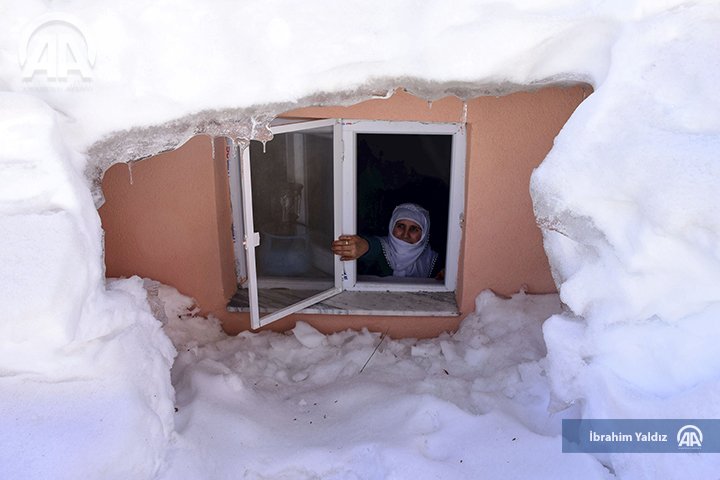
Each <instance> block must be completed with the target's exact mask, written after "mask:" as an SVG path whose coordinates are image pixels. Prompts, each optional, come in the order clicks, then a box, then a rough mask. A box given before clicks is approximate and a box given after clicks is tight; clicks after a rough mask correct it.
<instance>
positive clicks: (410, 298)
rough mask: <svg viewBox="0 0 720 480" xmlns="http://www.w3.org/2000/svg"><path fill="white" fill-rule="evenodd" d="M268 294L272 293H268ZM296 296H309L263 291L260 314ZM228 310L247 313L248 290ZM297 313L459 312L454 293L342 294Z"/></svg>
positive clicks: (436, 314) (409, 314)
mask: <svg viewBox="0 0 720 480" xmlns="http://www.w3.org/2000/svg"><path fill="white" fill-rule="evenodd" d="M270 292H272V293H271V294H268V293H270ZM298 294H300V295H298ZM298 296H300V297H302V296H304V297H307V296H308V295H307V292H304V293H301V292H297V291H295V290H289V289H272V290H266V291H265V292H263V294H261V295H260V298H261V299H262V301H261V304H260V312H262V313H268V312H273V311H275V310H278V309H280V308H282V307H284V306H286V305H288V304H290V303H293V302H292V301H291V300H292V299H293V298H296V297H298ZM227 309H228V311H230V312H248V311H250V308H249V302H248V296H247V290H245V289H240V290H238V291H237V293H236V294H235V295H234V296H233V298H232V299H231V300H230V302H229V303H228V306H227ZM298 313H309V314H324V315H378V316H398V317H456V316H459V315H460V310H459V308H458V305H457V301H456V299H455V292H388V291H385V292H372V291H344V292H342V293H339V294H337V295H335V296H333V297H331V298H328V299H327V300H324V301H322V302H320V303H317V304H315V305H312V306H310V307H308V308H305V309H304V310H301V311H300V312H298Z"/></svg>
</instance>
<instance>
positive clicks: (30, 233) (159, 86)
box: [0, 0, 720, 478]
mask: <svg viewBox="0 0 720 480" xmlns="http://www.w3.org/2000/svg"><path fill="white" fill-rule="evenodd" d="M0 10H1V13H2V14H1V15H0V25H1V26H2V28H0V89H2V90H3V93H2V94H0V139H1V143H2V145H3V147H2V150H1V151H0V184H1V185H2V188H1V189H0V213H1V214H2V216H1V217H0V225H1V228H0V229H1V231H2V232H3V234H2V235H1V236H0V260H2V263H1V264H2V276H1V278H2V280H1V281H2V289H0V298H1V299H2V304H3V305H4V307H5V315H4V317H3V321H2V323H1V324H0V331H1V332H2V335H1V336H0V351H2V352H3V354H2V356H1V357H0V371H2V377H1V378H0V382H2V385H3V389H2V396H3V399H2V400H3V401H2V403H1V405H2V407H0V408H1V409H2V410H1V411H2V415H1V416H0V417H1V418H2V423H3V428H2V429H1V430H0V431H2V432H3V433H2V434H0V435H4V436H5V437H4V439H3V444H5V445H12V447H11V448H8V449H4V451H3V452H2V454H1V455H3V457H2V462H1V463H2V464H3V465H5V466H7V468H8V469H10V471H12V472H17V473H18V475H17V476H18V477H21V476H22V475H23V474H24V475H25V476H26V477H37V476H42V475H44V474H46V473H48V472H51V471H53V469H55V468H57V466H58V465H63V466H67V467H68V468H67V469H65V470H64V471H65V475H67V478H76V477H77V476H81V474H80V473H79V472H81V471H82V476H90V477H98V478H113V477H117V478H128V477H134V478H138V477H149V476H152V475H154V474H155V473H157V472H158V471H160V470H161V469H162V462H163V459H164V458H165V453H166V451H167V448H168V447H167V446H168V441H169V439H170V438H171V436H172V433H171V432H172V431H173V428H174V427H173V420H172V418H173V417H172V415H173V412H172V405H173V389H172V387H171V386H170V379H169V373H168V370H169V366H170V362H171V359H172V356H173V354H174V352H173V348H172V346H171V345H170V344H169V342H168V341H167V338H166V337H165V336H164V335H163V334H162V333H161V331H160V330H159V325H158V323H157V322H156V321H155V320H153V318H152V316H151V314H150V310H149V307H148V306H147V302H145V300H144V299H143V298H144V297H143V295H142V294H141V293H140V289H141V283H140V282H139V280H137V281H134V282H133V281H130V282H129V283H122V284H120V285H116V286H115V287H110V286H106V285H105V284H104V278H103V276H104V275H103V268H102V231H101V228H100V226H99V222H98V217H97V213H96V211H95V209H94V205H93V199H92V196H91V193H90V192H91V189H93V188H92V185H91V184H93V183H94V184H95V185H97V184H98V181H99V178H100V175H101V172H102V171H103V169H105V168H106V167H107V166H108V165H110V164H111V163H113V162H117V161H127V160H131V159H137V158H141V157H145V156H147V155H151V154H154V153H157V152H159V151H162V150H165V149H168V148H173V147H175V146H177V145H178V144H180V143H182V142H183V141H184V140H186V139H187V138H188V137H189V136H190V135H192V134H194V133H201V132H207V133H212V134H228V135H231V136H236V137H240V138H244V139H248V138H258V139H263V138H267V137H266V136H267V130H266V128H265V122H266V121H267V120H268V119H270V118H271V117H272V115H273V114H277V113H279V112H281V111H283V110H287V109H288V108H290V107H299V106H304V105H310V104H327V103H343V102H351V101H354V100H357V99H361V98H367V97H368V96H370V95H385V94H387V92H388V91H389V90H390V89H392V88H394V87H397V86H403V87H406V88H408V89H409V90H410V91H413V92H415V93H418V94H420V95H423V96H426V97H427V98H430V99H431V98H437V97H441V96H444V95H447V94H456V95H458V96H460V97H469V96H472V95H477V94H481V93H486V94H502V93H505V92H510V91H514V90H517V89H523V88H533V87H536V86H540V85H543V84H546V83H551V82H564V81H578V80H582V81H587V82H589V83H591V84H592V85H593V87H594V89H595V93H594V94H593V95H592V96H591V97H590V98H589V99H588V100H587V101H585V102H584V103H583V104H582V105H581V107H580V108H579V109H578V110H577V111H576V113H575V114H574V115H573V116H572V118H571V119H570V121H569V122H568V124H567V126H566V127H565V129H564V130H563V132H561V134H560V135H559V136H558V138H557V141H556V145H555V147H554V148H553V150H552V152H551V153H550V155H549V156H548V158H547V161H546V162H545V163H544V164H543V165H542V166H541V167H540V168H539V169H538V171H537V172H536V174H535V176H534V179H533V184H532V193H533V198H534V202H535V208H536V213H537V217H538V220H539V222H540V224H541V226H542V228H543V231H544V235H545V242H546V249H547V252H548V256H549V258H550V260H551V264H552V266H553V270H554V275H555V278H556V281H557V284H558V287H559V290H560V296H561V299H562V301H563V303H564V304H565V305H566V307H567V310H566V312H565V313H562V314H559V315H556V316H554V317H552V318H551V319H550V320H549V321H548V322H547V323H546V324H545V327H544V336H545V341H546V344H547V372H548V375H549V378H550V380H551V382H552V385H553V395H554V401H553V406H554V408H556V409H561V408H563V407H564V406H566V405H569V404H573V403H574V404H575V405H578V406H579V407H580V412H581V414H582V415H584V416H597V417H613V416H630V417H632V416H648V415H649V416H657V417H717V416H718V411H717V408H718V407H717V405H719V404H720V403H718V401H717V398H718V392H720V386H719V385H718V371H720V370H719V369H718V367H720V354H718V350H717V348H716V345H717V340H718V339H719V338H718V337H719V331H718V330H719V328H718V323H717V321H716V318H717V312H718V310H720V287H718V285H720V281H719V280H720V247H718V245H720V243H719V242H718V240H719V238H718V236H719V235H720V214H718V209H717V205H718V194H717V188H716V184H717V178H718V174H719V173H720V171H718V169H719V168H720V167H718V163H717V161H716V160H717V152H718V151H720V148H719V147H720V115H718V114H717V112H718V111H720V109H719V108H718V107H720V105H719V104H720V95H719V94H718V91H717V85H718V84H720V83H719V81H720V59H719V58H718V56H717V55H716V50H717V45H718V44H719V41H720V38H719V37H720V33H718V32H720V28H719V27H720V8H719V6H718V3H717V2H716V1H697V2H692V3H687V2H681V1H679V0H675V1H673V0H663V1H642V0H637V1H631V2H604V1H580V0H576V1H573V0H542V1H533V2H530V1H521V0H514V1H513V0H507V1H504V2H489V1H481V0H479V1H463V2H452V3H450V2H415V1H411V0H405V1H400V2H392V3H391V4H388V3H387V2H379V1H369V2H362V4H360V3H343V4H337V3H332V2H320V1H318V2H303V3H298V2H292V1H289V0H288V1H276V2H261V1H247V2H241V3H238V2H234V1H221V0H217V1H213V2H203V3H197V2H191V1H189V0H184V1H180V2H174V3H173V4H172V5H171V6H170V5H164V4H159V3H158V4H151V5H147V4H146V2H140V1H129V2H123V3H117V2H114V3H111V2H60V3H57V2H56V3H53V4H52V5H49V4H47V3H46V2H41V1H30V2H27V1H20V0H12V1H8V2H4V3H3V5H2V7H0ZM42 19H44V20H42ZM45 20H47V21H48V22H50V23H42V22H43V21H45ZM68 26H70V27H71V30H72V31H71V32H70V33H68V32H65V33H63V32H62V31H61V30H51V32H53V33H52V35H57V36H53V37H52V38H65V37H62V35H65V34H68V35H69V34H71V33H72V32H75V33H72V34H73V35H76V34H77V31H80V32H81V37H82V40H84V41H85V44H86V45H87V46H89V45H92V49H90V48H86V50H76V52H84V54H85V55H87V57H84V58H83V59H81V60H83V61H88V62H90V61H91V60H92V64H91V67H92V68H91V76H90V78H79V77H78V75H77V74H76V73H73V72H70V73H69V74H67V75H66V77H65V78H64V79H62V78H60V79H57V78H56V79H50V78H48V74H49V71H47V70H45V71H41V70H37V71H33V70H32V69H31V71H30V73H32V75H30V76H29V77H28V74H27V70H28V67H27V63H23V58H24V57H23V55H22V52H25V53H27V52H28V49H29V50H30V53H31V54H32V53H34V55H35V57H33V56H32V55H31V56H30V57H29V58H30V59H31V60H34V61H38V62H40V63H41V64H42V61H43V58H45V57H42V55H43V53H42V50H37V48H38V47H37V44H33V43H32V42H37V41H38V38H41V37H42V35H41V36H40V37H38V36H37V35H34V34H38V33H39V34H42V33H43V32H42V31H41V30H38V29H43V28H54V29H62V28H65V27H68ZM72 27H74V29H73V28H72ZM78 29H79V30H78ZM48 32H50V31H45V33H46V34H47V33H48ZM61 34H62V35H61ZM45 38H46V39H47V37H45ZM75 38H76V40H77V37H75ZM33 45H34V46H33ZM73 45H76V46H77V44H73ZM33 48H35V49H36V50H33ZM91 51H92V52H94V54H93V56H92V58H90V55H89V52H91ZM18 52H20V53H21V54H20V55H18ZM48 54H49V53H48ZM76 60H78V59H76ZM25 62H27V58H25ZM43 72H44V73H43ZM85 172H88V173H89V175H90V178H89V179H87V182H86V180H85V179H84V178H83V175H84V173H85ZM93 193H94V194H95V201H96V202H97V201H100V197H99V195H98V194H99V192H98V190H97V188H94V190H93ZM317 341H319V342H322V341H329V340H323V339H318V340H317ZM435 345H436V347H437V346H439V348H440V349H442V343H441V341H440V340H439V341H438V343H437V344H435ZM498 381H500V379H498ZM42 419H46V420H47V421H45V420H42ZM92 419H95V420H96V421H92ZM110 419H111V420H110ZM41 420H42V421H41ZM114 422H116V423H114ZM98 425H102V426H101V427H98ZM128 425H130V426H131V427H128ZM77 432H82V434H78V433H77ZM75 435H77V436H75ZM80 437H82V440H80ZM140 438H141V439H142V441H141V442H138V439H140ZM75 442H77V443H75ZM81 458H82V462H81V460H80V459H81ZM672 459H673V460H676V461H679V462H678V465H679V466H676V467H672V466H670V464H669V463H668V462H669V458H666V457H659V456H653V457H644V456H641V455H633V456H627V457H622V456H614V457H612V458H610V459H608V460H607V462H609V463H610V464H612V466H613V468H614V469H615V471H616V472H617V473H618V474H619V475H620V476H623V477H626V478H657V477H658V476H663V477H668V476H673V472H676V473H678V474H679V473H683V474H684V475H689V476H695V477H698V476H700V475H702V474H703V473H706V472H708V471H711V470H712V469H714V470H712V471H716V470H717V463H718V462H717V461H716V460H712V458H711V457H707V456H702V455H700V456H693V457H682V458H679V457H677V456H675V457H672ZM129 460H130V461H129ZM83 462H84V463H83ZM696 473H697V474H696Z"/></svg>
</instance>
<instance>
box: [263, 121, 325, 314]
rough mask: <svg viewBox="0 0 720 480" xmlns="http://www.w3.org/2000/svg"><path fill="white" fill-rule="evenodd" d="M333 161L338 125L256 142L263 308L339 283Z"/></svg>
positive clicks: (291, 302)
mask: <svg viewBox="0 0 720 480" xmlns="http://www.w3.org/2000/svg"><path fill="white" fill-rule="evenodd" d="M333 161H334V159H333V127H332V126H328V127H322V128H316V129H312V130H304V131H301V132H291V133H282V134H277V135H275V137H274V138H273V140H272V141H270V142H268V143H267V144H266V145H264V146H263V145H262V144H260V143H258V142H251V146H250V165H251V179H252V195H253V217H254V223H255V230H256V231H257V232H259V233H260V246H259V247H258V248H257V249H256V258H257V276H258V287H259V291H258V294H259V297H260V298H259V302H260V305H261V308H262V309H263V310H266V311H267V310H271V311H272V310H277V309H280V308H284V307H286V306H289V305H291V304H294V303H297V302H298V301H299V300H302V299H304V298H309V297H311V296H313V295H315V294H317V293H320V292H322V291H324V290H327V289H329V288H333V287H334V285H335V272H334V258H333V254H332V252H331V250H330V244H331V243H332V240H333V235H334V205H333V198H334V197H333ZM268 289H270V290H268ZM284 289H287V290H288V291H284ZM289 290H293V291H292V292H290V291H289ZM263 307H264V308H263Z"/></svg>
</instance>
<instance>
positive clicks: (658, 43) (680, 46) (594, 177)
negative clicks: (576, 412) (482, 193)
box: [533, 4, 720, 478]
mask: <svg viewBox="0 0 720 480" xmlns="http://www.w3.org/2000/svg"><path fill="white" fill-rule="evenodd" d="M719 26H720V9H718V5H717V4H711V5H705V6H700V5H693V6H687V7H679V8H677V9H674V10H672V11H668V12H664V13H662V14H660V15H657V16H655V17H652V18H650V19H646V20H644V21H640V22H636V23H634V24H632V25H628V26H627V28H626V29H625V31H624V32H623V35H622V36H621V37H620V38H619V39H618V41H617V43H616V44H615V46H614V49H613V61H612V64H611V67H610V69H609V72H608V75H607V79H606V80H605V81H604V82H603V83H602V84H601V85H599V86H598V88H597V89H596V91H595V93H594V94H593V95H592V96H591V97H590V98H589V99H588V100H587V101H586V102H585V103H583V104H582V105H580V107H579V108H578V110H577V111H576V112H575V114H574V115H573V117H572V118H571V119H570V121H569V122H568V124H567V125H566V126H565V129H564V131H563V133H562V134H561V135H560V136H559V137H558V139H557V141H556V144H555V147H554V148H553V151H552V152H551V154H550V155H549V156H548V158H547V159H546V161H545V162H544V163H543V164H542V166H541V167H540V168H539V169H538V170H537V171H536V172H535V175H534V178H533V193H534V198H535V208H536V213H537V216H538V218H539V220H540V222H541V224H542V225H543V226H544V227H545V230H544V237H545V246H546V250H547V252H548V255H549V257H550V259H551V263H552V267H553V270H554V275H555V278H556V281H557V283H558V285H559V287H560V294H561V299H562V301H563V302H564V303H565V304H566V305H567V306H568V307H569V308H570V310H571V312H568V313H567V314H563V315H560V316H556V317H554V318H552V319H551V320H550V321H548V323H547V324H546V326H545V336H546V340H547V346H548V351H549V356H548V358H549V366H550V375H551V377H552V378H553V380H554V382H553V385H554V391H555V392H556V395H557V396H558V399H561V400H562V401H565V402H575V401H580V402H582V404H583V415H584V416H586V417H591V418H648V417H649V418H717V417H718V416H719V415H720V408H719V407H718V405H720V404H718V403H717V401H716V400H713V399H717V397H718V393H719V392H720V350H719V349H718V348H717V345H718V344H719V343H720V324H719V323H718V318H719V316H720V213H719V210H718V200H720V196H718V190H717V179H718V178H720V163H719V162H718V152H720V115H718V112H719V111H720V94H719V93H718V88H717V85H718V84H719V83H718V82H720V59H719V58H718V56H717V55H716V54H715V50H716V47H714V45H718V44H720V29H719V28H718V27H719ZM678 461H679V462H682V463H683V465H682V467H680V468H681V469H678V471H683V470H682V469H686V470H685V471H692V472H694V473H693V476H695V477H696V478H704V477H709V476H711V473H712V474H713V475H714V474H715V473H713V472H717V468H718V466H720V461H719V460H717V459H714V458H712V457H710V458H708V457H696V458H687V457H683V458H682V459H680V458H675V457H661V458H658V456H648V458H642V457H641V456H637V455H635V456H630V457H629V458H627V459H622V460H620V459H613V464H614V465H615V467H616V469H617V471H618V473H620V474H621V475H622V476H626V477H627V478H653V477H660V476H663V474H662V473H661V472H664V471H672V468H670V465H671V463H670V462H678ZM673 468H678V467H673ZM653 472H654V473H653Z"/></svg>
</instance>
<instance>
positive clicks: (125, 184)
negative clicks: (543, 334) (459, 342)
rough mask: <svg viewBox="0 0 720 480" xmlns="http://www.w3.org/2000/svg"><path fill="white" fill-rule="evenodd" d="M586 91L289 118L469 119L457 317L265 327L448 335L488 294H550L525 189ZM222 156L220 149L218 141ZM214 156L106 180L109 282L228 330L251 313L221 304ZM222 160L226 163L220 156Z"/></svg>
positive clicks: (227, 251)
mask: <svg viewBox="0 0 720 480" xmlns="http://www.w3.org/2000/svg"><path fill="white" fill-rule="evenodd" d="M591 91H592V90H591V89H590V87H589V86H587V85H584V86H574V87H548V88H544V89H540V90H537V91H534V92H522V93H515V94H512V95H507V96H502V97H478V98H475V99H472V100H470V101H468V102H466V103H464V102H462V101H461V100H459V99H457V98H455V97H447V98H443V99H440V100H436V101H434V102H432V103H428V102H427V101H425V100H423V99H420V98H417V97H414V96H412V95H410V94H409V93H407V92H405V91H404V90H398V91H397V92H396V93H395V94H394V95H393V96H392V97H390V98H388V99H375V100H368V101H366V102H362V103H359V104H357V105H353V106H350V107H310V108H303V109H298V110H294V111H291V112H286V113H285V114H283V115H282V116H284V117H301V118H355V119H377V120H409V121H425V122H463V121H466V122H467V131H468V157H467V163H466V192H465V193H466V195H465V226H464V232H463V242H462V247H461V252H460V254H461V256H460V258H461V260H460V262H461V265H460V271H459V279H458V291H457V296H458V302H459V306H460V309H461V316H460V317H450V318H447V317H419V318H418V317H382V316H352V315H301V314H297V315H293V316H291V317H289V318H287V319H284V320H281V321H278V322H276V323H274V324H272V325H271V326H270V327H271V328H272V329H273V330H285V329H288V328H292V327H293V325H294V323H295V321H297V320H300V319H302V320H304V321H307V322H309V323H311V324H313V325H314V326H315V327H316V328H318V329H320V330H322V331H325V332H331V331H338V330H343V329H347V328H356V329H359V328H363V327H366V328H369V329H371V330H375V331H386V330H388V329H389V333H390V335H392V336H394V337H403V336H405V337H407V336H412V337H430V336H435V335H437V334H439V333H440V332H442V331H446V330H453V329H455V328H456V327H457V325H458V323H459V322H460V320H461V319H462V318H463V317H464V316H465V315H467V314H468V313H470V312H472V311H473V310H474V300H475V297H476V296H477V295H478V293H480V292H481V291H482V290H483V289H486V288H490V289H492V290H494V291H495V292H496V293H499V294H503V295H510V294H512V293H515V292H517V291H519V290H520V289H521V288H526V289H527V291H528V292H530V293H548V292H554V291H555V285H554V283H553V280H552V277H551V275H550V267H549V265H548V261H547V258H546V256H545V252H544V250H543V246H542V236H541V234H540V230H539V228H538V227H537V225H536V223H535V218H534V215H533V210H532V203H531V200H530V194H529V181H530V174H531V173H532V170H533V169H534V168H535V167H536V166H537V165H539V164H540V162H542V160H543V158H544V157H545V156H546V155H547V153H548V151H549V150H550V148H551V147H552V143H553V140H554V138H555V136H556V135H557V134H558V132H559V131H560V129H561V128H562V126H563V125H564V124H565V122H566V121H567V119H568V117H569V116H570V115H571V114H572V112H573V111H574V110H575V108H576V107H577V106H578V105H579V104H580V102H582V100H583V99H585V98H586V97H587V96H588V95H589V94H590V93H591ZM216 144H217V148H218V150H220V149H224V142H222V141H221V140H219V141H217V142H216ZM216 156H217V157H218V160H215V161H213V155H212V142H211V141H210V139H209V138H207V137H196V138H193V139H192V140H190V141H189V142H188V143H187V144H186V145H184V146H183V147H181V148H179V149H177V150H175V151H174V152H166V153H163V154H161V155H158V156H157V157H153V158H152V159H147V160H143V161H139V162H137V163H135V164H134V166H133V167H132V168H133V170H132V171H133V183H132V184H130V180H129V176H128V167H127V166H126V165H116V166H114V167H112V168H111V169H109V170H108V172H107V173H106V174H105V178H104V180H103V190H104V192H105V196H106V203H105V205H104V206H103V207H102V208H101V209H100V216H101V218H102V220H103V226H104V228H105V231H106V240H105V242H106V265H107V273H108V276H121V275H124V276H128V275H132V274H138V275H142V276H148V277H151V278H155V279H157V280H160V281H162V282H164V283H167V284H170V285H173V286H175V287H176V288H178V290H180V291H181V292H183V293H185V294H186V295H190V296H192V297H194V298H195V299H196V300H197V302H198V305H199V306H200V307H201V309H202V311H203V313H205V314H213V315H215V316H217V317H218V318H220V319H221V320H222V321H223V327H224V328H225V330H226V331H227V332H228V333H237V332H239V331H242V330H246V329H248V328H249V316H248V315H247V314H239V313H230V312H227V311H226V309H225V304H226V302H227V300H228V299H229V297H230V296H231V295H232V293H233V291H234V289H235V274H234V261H233V248H232V237H231V234H230V222H231V218H230V217H231V215H230V202H229V189H228V184H227V170H226V168H225V164H224V156H223V155H219V154H218V155H216ZM220 157H222V158H220Z"/></svg>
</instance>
